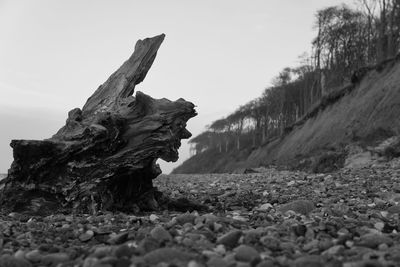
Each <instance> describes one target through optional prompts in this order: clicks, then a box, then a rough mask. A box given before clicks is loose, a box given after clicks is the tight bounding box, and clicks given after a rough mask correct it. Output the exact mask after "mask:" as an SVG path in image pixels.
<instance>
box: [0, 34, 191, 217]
mask: <svg viewBox="0 0 400 267" xmlns="http://www.w3.org/2000/svg"><path fill="white" fill-rule="evenodd" d="M164 37H165V36H164V34H162V35H159V36H155V37H153V38H148V39H144V40H139V41H138V42H137V44H136V46H135V51H134V53H133V55H132V56H131V57H130V58H129V59H128V60H127V61H126V62H125V63H124V64H123V65H122V66H121V67H120V68H119V69H118V70H117V71H116V72H114V73H113V74H112V75H111V76H110V78H109V79H108V80H107V81H106V82H105V83H104V84H103V85H101V86H100V87H99V88H98V89H97V90H96V91H95V93H94V94H93V95H92V96H91V97H90V98H89V99H88V100H87V102H86V104H85V105H84V107H83V108H82V110H81V109H79V108H75V109H73V110H71V111H70V112H69V113H68V119H67V121H66V125H65V126H64V127H62V128H61V129H60V130H59V131H58V132H57V133H56V134H55V135H54V136H53V137H51V138H49V139H46V140H43V141H33V140H12V142H11V147H12V148H13V155H14V162H13V163H12V165H11V168H10V170H9V173H8V177H7V178H6V179H5V184H4V188H3V189H2V192H1V195H0V203H1V207H2V209H3V210H7V211H25V212H29V211H31V212H33V213H39V214H48V213H53V212H57V211H63V210H66V211H75V212H85V213H92V212H95V211H98V210H115V209H117V210H132V209H133V207H137V204H138V203H141V205H142V206H144V208H145V206H146V205H148V207H149V208H157V202H152V201H150V202H149V203H147V204H144V203H146V202H148V200H149V199H153V200H155V199H154V197H152V198H149V197H148V196H147V197H145V196H146V194H147V195H148V194H152V193H151V192H153V183H152V180H153V179H154V178H156V177H157V176H158V175H159V174H160V173H161V170H160V168H159V166H158V164H156V161H157V159H159V158H161V159H163V160H165V161H176V160H177V159H178V148H179V147H180V145H181V142H180V141H181V139H186V138H189V137H190V136H191V134H190V132H188V131H187V130H186V128H185V127H186V122H187V121H188V120H189V119H190V118H192V117H194V116H196V111H195V109H194V105H193V104H192V103H190V102H187V101H185V100H183V99H178V100H177V101H170V100H167V99H153V98H151V97H150V96H148V95H145V94H144V93H141V92H137V93H136V96H135V97H133V96H132V94H133V93H134V89H135V86H136V84H138V83H140V82H142V81H143V79H144V78H145V76H146V74H147V72H148V70H149V69H150V67H151V65H152V63H153V61H154V59H155V57H156V54H157V50H158V48H159V47H160V45H161V43H162V41H163V40H164Z"/></svg>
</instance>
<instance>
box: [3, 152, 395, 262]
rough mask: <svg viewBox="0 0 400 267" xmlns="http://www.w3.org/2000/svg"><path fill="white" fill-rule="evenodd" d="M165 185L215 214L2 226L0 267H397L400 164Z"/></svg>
mask: <svg viewBox="0 0 400 267" xmlns="http://www.w3.org/2000/svg"><path fill="white" fill-rule="evenodd" d="M257 171H258V172H257V173H251V174H234V175H232V174H218V175H214V174H210V175H190V176H186V175H180V176H162V177H159V178H158V179H156V185H157V186H158V188H159V189H160V190H161V191H163V192H165V193H167V194H169V196H171V197H172V198H175V199H179V198H182V199H185V198H187V199H190V200H196V201H198V202H201V203H203V204H205V205H206V206H208V207H209V211H206V212H205V211H202V212H196V211H193V212H191V213H177V212H173V211H163V212H153V213H141V214H123V213H115V214H113V213H102V214H96V215H85V214H79V215H71V214H69V215H63V214H56V215H52V216H48V217H35V216H28V215H24V214H18V213H11V214H3V215H1V217H0V234H1V236H0V250H1V252H0V253H1V256H0V266H1V267H3V266H5V267H20V266H21V267H25V266H27V267H29V266H60V267H61V266H84V267H133V266H190V267H198V266H215V267H224V266H243V267H244V266H258V267H261V266H346V267H353V266H357V267H358V266H359V267H361V266H365V267H366V266H400V234H399V231H400V221H399V214H400V205H399V202H400V160H394V161H391V162H386V163H378V164H374V165H372V166H369V167H364V168H359V169H349V170H342V171H340V172H337V173H332V174H307V173H302V172H289V171H277V170H275V169H258V170H257Z"/></svg>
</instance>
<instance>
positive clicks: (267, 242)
mask: <svg viewBox="0 0 400 267" xmlns="http://www.w3.org/2000/svg"><path fill="white" fill-rule="evenodd" d="M260 242H261V243H262V244H263V245H264V246H265V247H266V248H268V249H269V250H271V251H279V250H281V249H282V248H281V242H280V241H279V240H278V239H276V238H274V237H271V236H263V237H261V238H260Z"/></svg>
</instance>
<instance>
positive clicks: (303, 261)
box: [293, 255, 325, 267]
mask: <svg viewBox="0 0 400 267" xmlns="http://www.w3.org/2000/svg"><path fill="white" fill-rule="evenodd" d="M293 266H294V267H305V266H307V267H324V266H325V264H324V261H323V260H322V258H321V257H320V256H317V255H307V256H302V257H300V258H297V259H296V260H295V261H294V263H293Z"/></svg>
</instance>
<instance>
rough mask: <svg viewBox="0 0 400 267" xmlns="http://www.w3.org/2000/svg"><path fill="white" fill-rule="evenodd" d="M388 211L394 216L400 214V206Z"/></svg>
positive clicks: (392, 207) (390, 208)
mask: <svg viewBox="0 0 400 267" xmlns="http://www.w3.org/2000/svg"><path fill="white" fill-rule="evenodd" d="M387 211H388V212H389V213H392V214H400V205H394V206H391V207H389V208H388V209H387Z"/></svg>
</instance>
